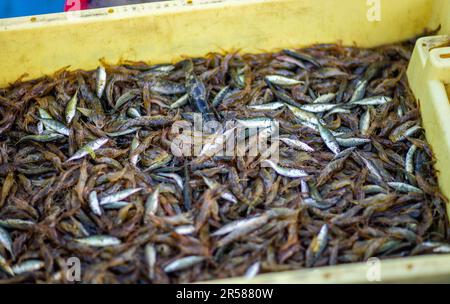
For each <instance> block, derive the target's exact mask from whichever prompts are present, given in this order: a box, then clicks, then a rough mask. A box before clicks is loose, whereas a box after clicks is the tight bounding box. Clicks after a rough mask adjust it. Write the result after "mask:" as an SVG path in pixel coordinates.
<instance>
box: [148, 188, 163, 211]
mask: <svg viewBox="0 0 450 304" xmlns="http://www.w3.org/2000/svg"><path fill="white" fill-rule="evenodd" d="M159 192H160V189H159V187H156V189H155V191H153V193H152V194H150V195H149V196H148V197H147V200H146V201H145V217H146V218H147V217H148V216H149V215H155V214H156V212H157V211H158V208H159Z"/></svg>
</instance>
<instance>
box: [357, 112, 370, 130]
mask: <svg viewBox="0 0 450 304" xmlns="http://www.w3.org/2000/svg"><path fill="white" fill-rule="evenodd" d="M369 127H370V108H368V109H367V110H366V112H364V114H363V115H362V116H361V119H360V120H359V132H360V133H361V134H362V135H367V131H368V130H369Z"/></svg>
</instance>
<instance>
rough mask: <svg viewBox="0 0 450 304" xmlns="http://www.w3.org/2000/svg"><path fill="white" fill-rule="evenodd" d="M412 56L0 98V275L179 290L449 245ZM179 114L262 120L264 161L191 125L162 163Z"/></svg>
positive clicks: (365, 54) (49, 83)
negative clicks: (188, 143)
mask: <svg viewBox="0 0 450 304" xmlns="http://www.w3.org/2000/svg"><path fill="white" fill-rule="evenodd" d="M412 47H413V42H405V43H402V44H395V45H387V46H383V47H379V48H375V49H360V48H354V47H343V46H341V45H334V44H330V45H314V46H311V47H308V48H304V49H301V50H288V49H286V50H283V51H281V52H278V53H270V54H258V55H241V54H236V53H234V54H233V53H230V54H225V55H221V54H209V55H208V56H206V57H205V58H195V59H186V60H183V61H181V62H179V63H176V64H163V65H148V64H146V63H143V62H123V63H121V64H119V65H108V64H107V63H105V62H102V63H101V66H100V67H99V68H98V69H97V70H95V71H84V70H75V71H69V70H68V69H62V70H60V71H57V72H56V73H55V74H54V75H52V76H46V77H42V78H40V79H35V80H31V81H22V80H18V81H17V82H15V83H13V84H11V85H10V86H9V87H8V88H4V89H0V185H1V194H0V195H1V196H0V282H1V283H7V282H10V283H12V282H28V283H30V282H48V283H50V282H58V283H71V282H74V281H75V282H76V281H78V280H80V281H82V282H87V283H181V282H194V281H204V280H211V279H218V278H227V277H236V276H246V277H248V278H250V277H253V276H255V275H257V274H260V273H267V272H276V271H286V270H293V269H301V268H307V267H318V266H325V265H335V264H342V263H351V262H360V261H365V260H367V259H368V258H370V257H379V258H381V259H385V258H394V257H405V256H411V255H419V254H430V253H448V252H450V242H449V230H448V218H447V214H446V206H445V204H446V200H445V198H444V197H443V196H442V194H441V193H440V191H439V188H438V185H437V179H436V175H435V171H434V169H433V155H432V152H431V150H430V147H429V146H428V144H427V142H426V141H425V131H424V129H423V128H422V127H421V121H420V112H419V110H418V108H417V105H416V102H415V99H414V97H413V95H412V93H411V91H410V89H409V87H408V83H407V80H406V76H405V72H406V67H407V64H408V60H409V58H410V55H411V50H412ZM196 115H197V116H198V115H200V116H201V117H202V118H204V119H205V120H206V121H211V120H215V121H218V122H220V123H223V122H225V121H238V122H240V123H242V124H243V125H248V126H257V127H260V128H259V129H258V130H261V131H260V132H266V133H267V134H270V133H271V132H272V130H273V128H272V127H271V126H273V125H274V123H275V122H276V124H277V125H278V132H279V135H278V138H277V139H278V140H279V162H274V161H272V160H270V159H267V157H266V156H267V155H265V153H263V151H261V155H258V156H257V157H250V156H249V157H247V156H245V155H243V156H242V155H238V156H235V157H233V156H231V157H230V156H220V155H217V154H216V153H215V152H216V150H214V149H215V146H216V145H215V144H214V143H215V141H214V140H215V139H216V138H217V136H218V135H223V134H218V133H217V132H216V133H214V132H212V133H207V132H206V133H205V132H203V133H202V132H197V131H198V130H194V131H193V132H192V135H193V136H199V137H201V138H202V139H203V140H204V141H206V142H207V143H209V145H208V144H207V145H205V146H204V148H203V150H202V151H201V153H200V154H199V155H192V156H188V155H187V156H180V155H174V153H172V151H173V150H172V149H171V143H172V142H173V139H174V136H175V135H174V134H173V132H172V130H173V127H174V125H178V126H192V125H193V123H194V119H195V117H196ZM265 127H266V128H265ZM211 140H212V141H211ZM212 150H214V151H212ZM77 261H78V262H79V266H80V269H79V270H80V272H79V274H78V278H77V275H76V272H74V271H72V272H70V275H68V272H69V271H68V270H73V267H74V266H76V265H77ZM74 273H75V275H74Z"/></svg>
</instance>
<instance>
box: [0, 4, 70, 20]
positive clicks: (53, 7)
mask: <svg viewBox="0 0 450 304" xmlns="http://www.w3.org/2000/svg"><path fill="white" fill-rule="evenodd" d="M64 3H65V1H64V0H0V18H8V17H19V16H29V15H38V14H49V13H57V12H63V11H64Z"/></svg>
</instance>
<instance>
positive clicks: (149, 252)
mask: <svg viewBox="0 0 450 304" xmlns="http://www.w3.org/2000/svg"><path fill="white" fill-rule="evenodd" d="M145 258H146V260H147V267H148V278H149V279H150V280H154V279H155V266H156V248H155V246H154V245H153V244H150V243H149V244H147V245H146V246H145Z"/></svg>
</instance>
